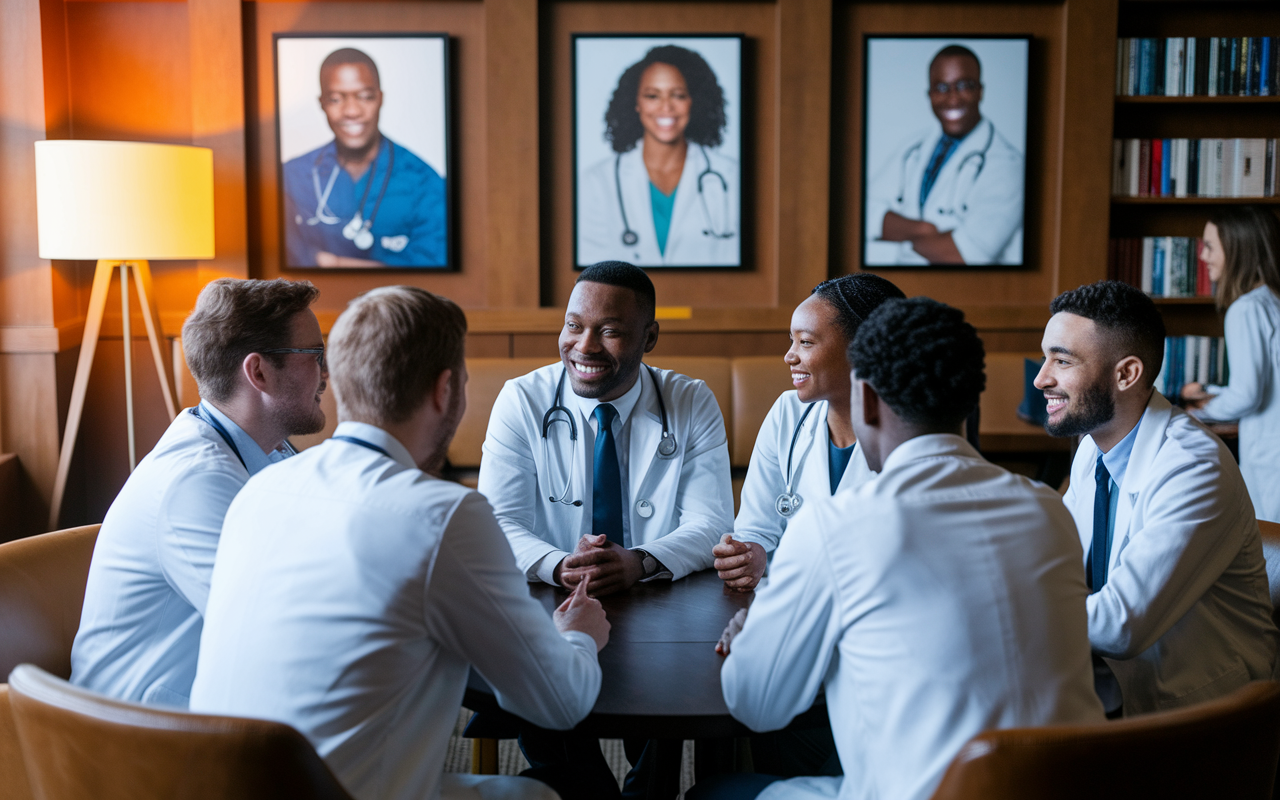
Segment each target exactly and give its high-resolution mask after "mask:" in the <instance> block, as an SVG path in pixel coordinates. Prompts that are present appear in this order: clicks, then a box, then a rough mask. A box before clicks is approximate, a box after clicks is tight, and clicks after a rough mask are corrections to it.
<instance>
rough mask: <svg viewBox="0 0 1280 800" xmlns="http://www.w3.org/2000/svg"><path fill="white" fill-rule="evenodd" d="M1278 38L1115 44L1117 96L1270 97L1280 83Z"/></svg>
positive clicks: (1184, 38) (1141, 40) (1147, 40)
mask: <svg viewBox="0 0 1280 800" xmlns="http://www.w3.org/2000/svg"><path fill="white" fill-rule="evenodd" d="M1278 49H1280V37H1277V36H1171V37H1166V38H1149V37H1144V38H1122V39H1120V40H1118V41H1117V42H1116V95H1117V96H1124V97H1131V96H1164V97H1224V96H1228V95H1230V96H1240V97H1269V96H1272V95H1276V94H1278V92H1277V91H1276V89H1277V86H1280V59H1278V58H1277V57H1276V55H1277V50H1278Z"/></svg>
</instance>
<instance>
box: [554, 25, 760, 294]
mask: <svg viewBox="0 0 1280 800" xmlns="http://www.w3.org/2000/svg"><path fill="white" fill-rule="evenodd" d="M743 41H744V37H743V35H742V34H719V33H707V34H701V33H686V34H630V33H629V34H617V33H575V34H573V35H572V37H571V48H570V52H571V60H572V65H571V69H570V72H571V76H572V77H571V80H572V84H573V103H572V109H573V123H572V128H573V267H574V269H575V270H581V269H583V268H585V267H587V266H590V265H591V264H594V263H596V262H599V261H607V260H617V261H626V262H628V263H632V264H635V265H636V266H638V267H642V268H644V269H740V268H742V267H743V266H744V263H743V252H744V249H745V248H744V245H743V242H742V238H743V237H742V185H743V181H742V165H741V161H742V152H743V144H742V128H743V124H742V123H743V119H742V108H743V91H744V87H743V85H742V78H743V70H742V58H743ZM642 93H644V94H643V96H642ZM633 97H634V98H635V100H634V101H632V100H631V98H633Z"/></svg>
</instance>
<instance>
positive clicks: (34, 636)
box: [0, 525, 99, 800]
mask: <svg viewBox="0 0 1280 800" xmlns="http://www.w3.org/2000/svg"><path fill="white" fill-rule="evenodd" d="M98 527H99V526H97V525H87V526H85V527H83V528H70V529H68V530H63V531H54V532H53V533H45V534H42V535H40V536H32V537H30V538H27V539H19V540H17V541H13V542H7V543H5V544H0V675H8V674H9V671H10V670H12V669H13V668H14V667H15V666H17V665H18V664H21V663H23V662H29V663H32V664H39V665H40V666H41V667H44V668H45V669H47V670H49V671H50V672H53V673H54V674H57V675H61V676H62V677H64V678H65V677H70V675H71V643H72V641H73V640H74V639H75V636H76V631H77V630H78V629H79V627H80V607H81V606H82V605H83V604H84V585H85V581H86V580H87V579H88V577H89V562H90V561H91V560H92V559H93V546H94V543H95V542H96V541H97V539H98ZM31 796H32V795H31V788H30V786H29V784H28V782H27V774H26V770H25V768H24V767H23V761H22V753H21V751H20V750H19V747H18V736H17V731H16V729H15V728H14V722H13V717H12V715H11V714H10V712H9V687H8V685H6V684H0V797H5V798H8V800H29V798H31Z"/></svg>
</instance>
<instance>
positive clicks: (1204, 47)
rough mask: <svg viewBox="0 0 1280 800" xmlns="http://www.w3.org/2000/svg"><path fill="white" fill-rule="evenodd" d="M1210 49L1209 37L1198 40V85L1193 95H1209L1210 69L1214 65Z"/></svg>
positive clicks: (1198, 38)
mask: <svg viewBox="0 0 1280 800" xmlns="http://www.w3.org/2000/svg"><path fill="white" fill-rule="evenodd" d="M1209 47H1210V45H1209V37H1207V36H1201V37H1197V38H1196V85H1195V91H1194V92H1193V94H1198V95H1207V94H1209V67H1211V66H1212V65H1213V57H1212V56H1211V55H1209Z"/></svg>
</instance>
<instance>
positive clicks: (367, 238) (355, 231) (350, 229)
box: [307, 139, 396, 250]
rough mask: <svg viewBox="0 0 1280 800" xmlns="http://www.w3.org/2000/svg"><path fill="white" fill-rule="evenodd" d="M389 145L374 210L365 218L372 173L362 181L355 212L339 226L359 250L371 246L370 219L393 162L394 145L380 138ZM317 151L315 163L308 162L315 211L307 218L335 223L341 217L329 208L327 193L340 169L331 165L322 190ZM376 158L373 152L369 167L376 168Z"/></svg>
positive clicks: (375, 208) (374, 215) (375, 211)
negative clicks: (360, 193) (309, 163)
mask: <svg viewBox="0 0 1280 800" xmlns="http://www.w3.org/2000/svg"><path fill="white" fill-rule="evenodd" d="M383 141H384V142H386V143H387V144H388V145H390V146H391V149H390V150H389V151H388V154H387V171H386V173H385V174H384V175H383V176H382V188H381V189H379V190H378V198H377V199H376V200H375V201H374V203H373V213H372V214H370V215H369V218H368V219H365V218H364V205H365V203H366V202H368V200H369V189H371V188H372V187H373V175H370V176H369V180H368V182H366V183H365V185H364V194H362V195H361V196H360V205H359V207H357V208H356V215H355V216H354V217H352V218H351V221H350V222H348V223H347V224H346V226H345V227H343V229H342V236H343V238H345V239H348V240H350V241H352V242H354V243H355V246H356V247H358V248H360V249H361V250H368V249H370V248H371V247H373V221H374V220H375V219H377V217H378V209H379V208H381V207H382V198H383V197H384V196H385V195H386V193H387V183H388V182H390V180H391V170H393V169H395V166H396V146H395V144H393V143H392V142H390V141H388V140H387V139H383ZM321 155H322V154H317V155H316V163H315V164H313V165H312V166H311V186H312V188H313V189H314V190H315V193H316V213H314V214H312V215H311V218H310V219H308V220H307V224H308V225H313V226H314V225H319V224H320V223H322V222H323V223H324V224H325V225H337V224H338V223H339V222H341V221H342V220H341V219H339V218H338V217H337V216H336V215H335V214H334V213H333V211H332V210H330V208H329V195H331V194H332V193H333V184H334V182H335V181H337V180H338V170H340V169H341V167H340V166H338V165H337V164H334V165H333V172H330V173H329V182H328V183H327V184H325V187H324V189H323V190H321V188H320V156H321ZM377 166H378V159H377V157H376V156H375V157H374V159H373V164H372V165H371V166H370V167H369V169H372V170H376V169H377Z"/></svg>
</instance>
